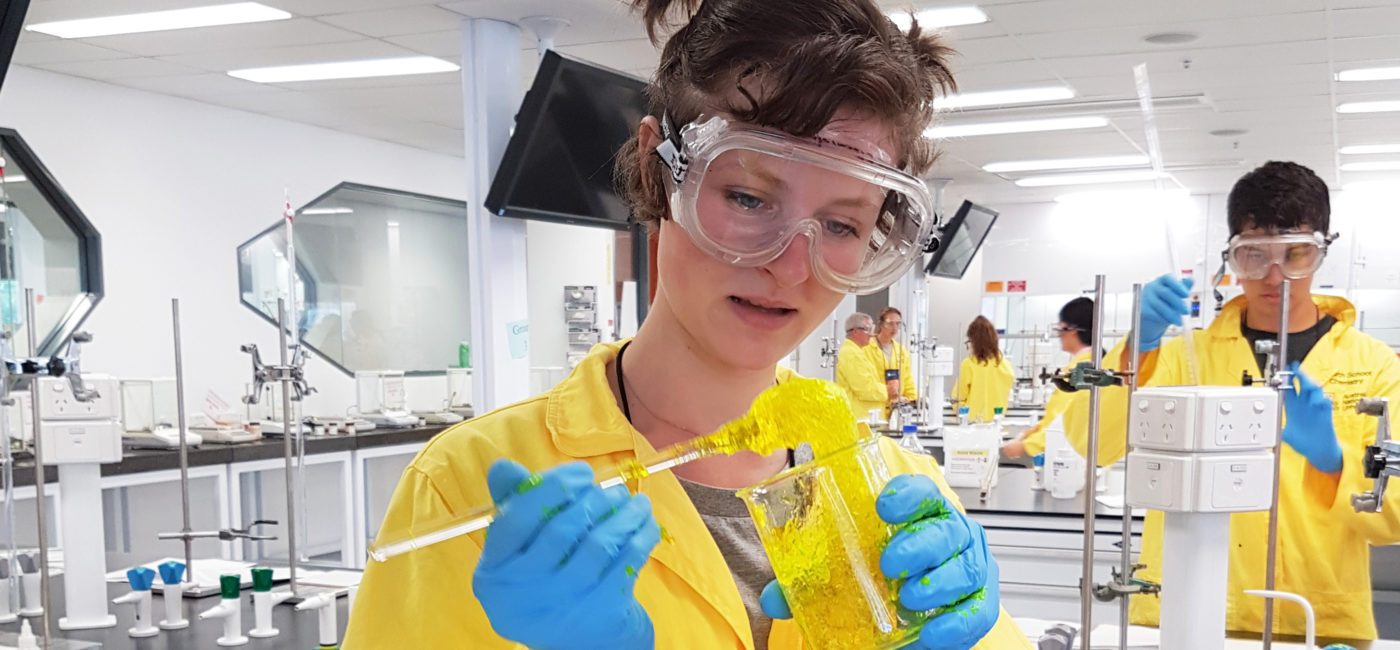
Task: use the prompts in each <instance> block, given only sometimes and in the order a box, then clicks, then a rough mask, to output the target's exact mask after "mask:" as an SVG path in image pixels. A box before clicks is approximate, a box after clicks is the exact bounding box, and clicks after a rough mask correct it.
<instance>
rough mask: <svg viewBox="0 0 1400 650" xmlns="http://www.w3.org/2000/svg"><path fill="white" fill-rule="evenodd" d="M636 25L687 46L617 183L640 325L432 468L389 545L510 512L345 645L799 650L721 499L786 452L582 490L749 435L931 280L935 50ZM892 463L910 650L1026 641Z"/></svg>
mask: <svg viewBox="0 0 1400 650" xmlns="http://www.w3.org/2000/svg"><path fill="white" fill-rule="evenodd" d="M632 4H633V6H634V7H637V8H640V9H641V10H642V11H643V20H644V22H645V24H646V26H647V28H648V30H649V31H650V32H651V33H652V34H655V33H657V31H658V30H669V29H671V28H672V27H676V28H677V29H676V31H674V33H673V34H672V35H671V36H670V38H669V39H668V40H667V41H666V44H665V46H664V49H663V50H662V55H661V61H660V64H659V66H658V67H657V72H656V76H655V78H654V79H653V81H652V84H651V86H650V88H649V90H648V95H649V97H650V98H651V101H652V107H651V108H652V111H651V116H648V117H645V118H643V119H642V121H641V123H640V124H639V125H638V127H639V128H638V133H637V138H636V139H635V140H632V141H631V142H629V143H627V144H626V145H624V146H623V147H622V149H621V151H619V155H618V163H617V164H618V172H619V177H620V180H621V185H622V191H623V193H624V195H625V196H626V197H627V199H628V201H629V203H630V205H631V209H632V214H633V216H634V217H635V218H636V219H637V220H638V221H641V222H644V223H647V224H648V226H649V228H650V229H651V233H652V236H653V237H655V238H656V239H655V242H656V243H655V245H656V250H657V258H656V263H657V284H656V297H655V299H654V301H653V303H652V305H651V309H650V311H649V313H648V315H647V318H646V322H645V323H643V324H642V326H641V328H640V329H639V330H638V332H637V336H636V337H635V338H633V339H631V340H630V341H624V342H618V343H612V344H606V345H600V346H597V347H595V348H594V349H593V351H592V352H591V353H590V354H589V355H588V357H586V358H585V359H584V360H583V361H582V362H580V363H579V365H578V367H577V368H576V369H575V370H574V372H573V373H572V374H571V375H570V376H569V377H568V378H567V379H565V380H564V381H563V382H561V383H560V384H559V385H558V386H557V387H555V388H554V389H553V390H551V391H549V392H548V393H546V394H544V395H540V396H537V397H535V398H532V399H530V400H527V401H524V402H521V403H518V404H514V405H511V406H507V407H505V408H502V409H499V410H497V411H494V412H492V413H488V414H485V415H482V416H480V417H477V418H474V419H472V420H468V421H467V422H463V423H461V424H460V425H457V426H455V427H453V428H451V429H449V430H447V431H444V432H443V433H441V434H439V435H438V436H437V437H435V438H434V439H433V440H432V441H431V442H429V443H428V444H427V445H426V446H425V447H424V449H423V450H422V452H420V453H419V455H418V457H417V458H415V459H414V460H413V463H412V464H411V465H410V466H409V467H408V469H407V470H405V472H404V475H403V478H402V480H401V481H400V483H399V486H398V488H397V489H396V490H395V492H394V496H393V500H392V501H391V503H390V506H389V510H388V513H387V515H386V516H385V519H384V523H383V525H382V527H381V529H380V530H381V532H380V535H381V538H384V539H389V538H394V537H398V536H401V535H404V534H405V532H407V531H410V530H421V529H422V528H424V527H429V526H431V525H432V523H433V522H434V521H437V520H440V519H441V518H442V517H445V516H449V515H451V514H452V513H460V512H463V511H465V510H467V509H469V508H472V507H475V506H478V505H482V504H485V503H491V502H493V501H494V502H495V503H496V504H497V506H498V508H499V513H498V517H497V518H496V519H495V521H493V522H492V524H491V527H490V528H489V529H487V530H486V531H484V534H483V533H482V532H477V533H474V534H472V535H467V536H463V537H459V538H456V539H453V540H450V541H445V542H442V543H440V544H436V545H433V546H430V547H427V548H424V549H421V550H417V551H413V552H410V553H407V554H405V555H402V556H399V557H395V558H392V559H390V560H389V561H388V562H385V563H376V564H373V565H371V566H370V567H369V568H368V570H367V571H366V572H365V576H364V582H363V584H362V586H361V588H360V591H359V597H358V598H357V599H356V601H355V611H354V612H352V614H351V617H350V626H349V629H348V631H347V632H346V640H345V645H344V647H345V648H347V649H349V650H369V649H381V648H392V649H400V648H412V649H414V650H418V649H423V650H427V649H429V648H431V649H433V650H437V649H446V648H470V649H472V650H495V649H498V648H520V647H527V648H533V649H536V650H574V649H578V650H583V649H585V648H587V649H590V650H592V649H607V650H632V649H636V648H647V649H649V648H662V649H665V650H689V649H696V650H723V649H729V650H739V649H743V650H755V649H762V648H768V649H771V650H796V649H798V648H802V647H804V643H803V640H802V638H801V637H800V634H799V633H798V628H797V627H796V626H795V625H794V624H793V622H792V621H791V620H784V619H785V618H787V617H788V616H790V613H789V612H788V611H787V610H788V606H787V602H786V599H785V597H784V595H783V593H782V590H781V589H780V588H778V586H777V584H776V583H775V582H773V570H772V568H771V567H770V566H769V564H768V561H767V558H766V556H765V555H764V552H763V548H762V545H761V544H760V543H759V540H758V535H757V532H756V531H755V528H754V525H753V521H752V520H751V519H750V518H749V516H748V513H747V511H746V509H745V507H744V505H743V504H742V502H740V501H739V500H738V499H737V498H736V497H735V496H734V491H735V490H737V489H739V488H743V487H746V486H749V485H754V484H756V483H759V482H762V481H764V480H766V479H768V478H771V477H773V476H775V475H777V474H778V473H779V472H782V471H783V470H784V469H785V468H787V467H788V466H789V465H790V464H791V463H792V462H793V459H794V456H795V455H794V454H793V453H792V452H791V451H790V450H786V449H784V450H779V451H778V452H777V453H774V454H772V455H766V456H764V455H758V454H754V453H740V454H735V455H733V456H721V457H715V458H708V459H705V460H701V461H696V462H694V463H690V464H687V465H683V466H679V467H677V468H675V470H674V471H672V472H664V473H659V474H656V475H653V476H649V477H646V478H643V479H641V480H639V481H634V482H632V483H631V484H629V485H627V486H625V487H626V488H630V491H629V490H628V489H624V487H623V486H618V487H617V488H614V489H609V490H602V489H600V488H598V487H597V486H595V485H594V480H595V478H596V477H595V475H594V470H601V469H604V468H607V467H611V466H613V465H615V464H617V463H618V462H621V461H623V460H629V459H633V458H636V457H638V456H641V455H645V454H649V453H651V452H652V450H654V449H660V448H664V447H666V446H669V445H671V444H674V443H677V442H682V441H685V440H689V439H692V438H694V437H696V436H698V435H701V434H703V433H708V432H710V431H713V430H715V429H717V428H718V427H719V426H721V425H723V424H724V423H725V422H728V421H729V420H732V419H735V418H737V417H739V416H741V415H743V414H744V413H745V412H746V411H747V410H748V408H749V405H750V404H751V403H752V402H753V400H754V398H755V397H756V396H758V395H759V393H761V392H762V391H763V390H765V389H767V388H769V387H770V386H772V385H773V384H774V382H775V381H779V382H781V381H785V380H787V379H788V378H790V377H791V376H792V374H791V373H790V372H788V371H785V370H782V369H781V368H780V367H779V366H778V361H779V360H781V359H783V358H784V357H786V356H787V355H788V354H789V353H790V352H791V351H792V350H793V349H794V348H795V347H796V346H797V345H798V344H799V343H800V342H801V341H802V340H803V339H805V338H806V337H807V336H808V335H809V334H810V333H811V332H813V331H814V330H815V329H816V328H817V327H818V326H820V325H821V324H822V323H824V322H825V321H826V319H827V317H828V315H829V314H831V312H832V311H833V310H834V309H835V308H836V306H837V305H838V304H840V302H841V300H842V298H843V297H844V296H845V295H847V294H849V293H870V292H873V291H876V290H879V289H880V288H882V287H886V286H889V285H890V284H892V283H893V282H894V281H895V280H896V279H898V278H899V277H900V276H902V275H903V274H905V273H907V272H908V270H909V269H910V268H912V266H913V265H914V264H915V263H916V262H918V261H919V258H920V257H921V253H920V251H921V249H922V247H921V244H922V241H921V240H922V239H923V238H924V237H926V236H927V233H929V232H930V231H931V229H932V227H933V219H934V216H933V213H932V198H931V194H930V193H929V191H928V188H927V186H926V185H925V184H924V183H923V182H922V181H920V180H919V178H918V175H919V174H922V173H924V172H926V171H927V170H928V168H929V165H930V164H931V163H932V160H933V154H934V149H933V143H932V142H930V141H929V140H928V139H926V138H924V137H923V135H922V133H923V130H924V129H925V128H926V126H927V125H928V123H929V121H930V119H931V118H932V117H933V115H932V113H933V109H932V106H933V102H934V99H935V98H936V97H937V96H938V95H939V94H941V93H944V92H946V91H947V90H949V89H950V88H951V87H952V84H953V80H952V76H951V74H950V73H949V71H948V68H947V66H946V64H945V57H946V56H947V55H948V50H947V48H945V47H944V46H943V45H942V44H941V41H940V40H939V39H938V38H937V37H935V36H932V35H930V34H926V33H924V32H923V31H922V30H921V29H919V28H918V27H917V26H915V27H912V28H911V29H909V30H908V31H901V30H899V29H898V28H897V27H896V26H895V25H894V24H893V23H892V22H891V21H890V20H889V19H888V18H886V17H885V16H884V14H883V13H881V11H880V8H879V7H878V6H877V5H876V4H875V2H874V1H873V0H705V1H704V2H699V1H697V0H688V1H684V2H678V1H675V0H634V1H633V2H632ZM671 18H676V19H677V22H679V25H673V24H671V23H670V21H669V19H671ZM880 453H881V455H882V456H883V458H884V460H885V463H886V465H887V466H888V467H889V469H890V473H891V475H897V476H895V478H894V479H892V480H891V481H890V483H889V485H890V486H891V487H890V488H888V489H881V492H880V497H879V501H877V509H878V510H879V513H880V516H881V517H882V518H883V519H884V520H885V522H888V523H889V524H892V525H896V526H901V527H902V529H901V530H900V532H898V533H897V534H896V536H895V537H894V538H893V539H892V540H891V541H890V543H889V544H888V545H887V546H886V547H885V548H884V550H882V551H881V556H880V565H881V571H882V572H883V573H885V574H886V577H888V578H889V579H892V580H896V581H898V582H897V584H899V585H900V587H899V604H900V605H901V606H903V607H905V608H907V609H910V610H915V611H921V612H922V611H928V612H930V613H931V614H937V615H934V616H932V617H931V618H929V619H928V620H927V622H926V623H924V624H923V626H922V627H921V629H920V632H919V639H918V641H917V642H916V643H915V645H913V646H910V647H914V648H921V649H938V650H967V649H968V648H972V647H974V646H976V647H978V648H982V649H983V650H990V649H996V650H1001V649H1003V648H1012V649H1016V648H1029V643H1028V642H1027V641H1026V639H1025V636H1024V635H1023V634H1022V633H1021V632H1020V631H1019V630H1018V629H1017V627H1016V625H1015V624H1014V623H1013V622H1012V621H1011V620H1010V617H1009V616H1007V615H1006V614H1005V612H1003V611H1002V610H1001V607H1000V598H999V581H998V575H999V574H998V569H997V564H996V562H995V561H994V560H993V559H992V557H991V555H990V553H989V552H988V550H987V538H986V534H985V532H984V531H983V530H982V528H981V526H978V525H977V524H976V523H975V522H973V521H971V520H969V519H968V518H967V517H965V516H964V515H963V514H962V512H961V509H960V507H959V505H958V503H957V499H956V497H955V496H954V495H953V493H952V491H951V490H949V489H948V488H947V485H946V483H945V482H944V481H943V477H942V475H941V473H940V472H939V469H938V465H937V463H935V462H934V461H933V459H932V458H930V457H928V456H924V455H919V454H910V453H906V452H904V451H903V450H901V449H900V448H899V447H898V445H897V444H895V443H893V442H892V441H890V440H889V439H882V441H881V442H880ZM532 472H533V473H537V474H534V475H533V476H532ZM661 527H664V528H665V530H666V531H667V533H668V535H667V541H664V542H663V541H661V537H662V536H661V532H660V530H661ZM831 597H832V598H849V599H861V598H862V597H863V596H862V594H860V593H833V594H831ZM808 632H809V633H811V634H814V635H816V634H821V630H820V629H817V630H811V629H809V630H808Z"/></svg>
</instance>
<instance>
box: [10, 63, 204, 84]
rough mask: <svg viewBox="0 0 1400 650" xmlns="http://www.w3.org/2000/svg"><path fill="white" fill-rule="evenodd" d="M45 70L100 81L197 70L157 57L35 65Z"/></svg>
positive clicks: (185, 72)
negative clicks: (160, 59) (159, 59)
mask: <svg viewBox="0 0 1400 650" xmlns="http://www.w3.org/2000/svg"><path fill="white" fill-rule="evenodd" d="M34 67H36V68H40V69H43V70H50V71H53V72H61V73H63V74H71V75H73V76H77V77H87V78H89V79H97V80H99V81H108V80H113V79H123V78H127V77H157V76H161V75H178V74H190V73H191V72H197V71H196V70H194V69H192V68H189V67H187V66H183V65H177V64H174V63H169V62H166V61H158V60H156V59H109V60H106V61H75V62H72V63H49V64H44V65H38V66H34Z"/></svg>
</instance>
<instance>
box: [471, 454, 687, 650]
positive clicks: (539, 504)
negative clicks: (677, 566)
mask: <svg viewBox="0 0 1400 650" xmlns="http://www.w3.org/2000/svg"><path fill="white" fill-rule="evenodd" d="M487 484H488V486H489V487H490V490H491V498H492V500H493V501H495V503H496V508H497V515H496V519H495V521H493V522H491V527H490V528H488V529H487V536H486V544H485V546H484V547H483V548H482V552H481V559H480V561H478V563H477V566H476V571H475V573H474V574H473V576H472V592H473V593H474V594H475V595H476V598H477V600H478V601H480V603H481V607H482V609H484V610H485V611H486V616H487V618H489V619H490V621H491V627H492V628H493V629H494V630H495V631H496V633H497V634H499V635H500V636H502V637H504V638H506V639H509V640H511V641H515V642H517V643H523V644H525V645H527V646H529V647H531V648H537V649H545V650H567V649H572V648H620V649H632V648H647V649H650V648H651V647H652V646H653V643H654V641H653V640H654V637H655V635H654V632H653V629H652V624H651V618H650V617H649V616H647V613H646V610H644V609H642V606H641V604H640V603H638V602H637V599H636V597H635V596H634V595H633V591H632V590H633V585H634V584H635V583H636V580H637V575H638V572H639V571H640V570H641V568H642V566H643V565H644V564H646V561H647V558H648V556H650V554H651V550H652V549H653V548H654V547H655V546H656V544H657V542H659V541H661V531H660V527H659V526H657V523H656V519H655V517H653V516H652V511H651V501H650V500H649V499H648V498H647V497H646V496H645V495H637V496H632V495H630V494H629V493H628V492H627V488H626V486H621V485H619V486H616V487H613V488H609V489H607V490H604V489H602V488H599V487H598V486H597V485H594V482H593V470H592V469H590V468H589V466H588V465H586V464H584V463H569V464H567V465H562V466H560V467H556V468H554V469H551V470H549V471H547V472H544V473H542V474H531V473H530V472H529V471H528V470H526V469H525V468H524V467H522V466H520V465H519V464H516V463H514V462H511V461H509V460H499V461H496V463H495V464H493V465H492V466H491V469H490V471H489V472H488V474H487Z"/></svg>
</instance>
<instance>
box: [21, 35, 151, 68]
mask: <svg viewBox="0 0 1400 650" xmlns="http://www.w3.org/2000/svg"><path fill="white" fill-rule="evenodd" d="M126 58H131V55H130V54H125V53H123V52H117V51H115V50H109V49H107V48H102V47H97V46H95V45H88V44H87V43H83V42H81V41H64V40H58V39H54V40H45V41H33V40H27V39H23V38H21V39H20V41H19V44H18V45H17V46H16V47H15V54H14V58H13V59H12V60H11V61H10V62H11V63H14V64H15V65H43V64H47V63H68V62H71V61H101V60H104V59H126Z"/></svg>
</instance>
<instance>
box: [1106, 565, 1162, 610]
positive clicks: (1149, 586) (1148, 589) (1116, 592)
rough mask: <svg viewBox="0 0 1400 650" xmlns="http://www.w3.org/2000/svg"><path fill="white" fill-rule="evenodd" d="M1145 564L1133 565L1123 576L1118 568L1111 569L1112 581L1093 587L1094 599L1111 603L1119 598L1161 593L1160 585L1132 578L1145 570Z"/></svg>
mask: <svg viewBox="0 0 1400 650" xmlns="http://www.w3.org/2000/svg"><path fill="white" fill-rule="evenodd" d="M1146 566H1147V565H1146V564H1134V565H1133V566H1132V567H1131V568H1129V569H1128V575H1127V576H1124V575H1123V573H1122V572H1121V571H1119V570H1118V567H1112V571H1113V579H1112V580H1110V581H1108V583H1107V584H1102V585H1100V584H1096V585H1094V598H1095V599H1096V600H1099V601H1100V602H1105V603H1111V602H1113V601H1115V600H1117V599H1119V598H1127V597H1129V596H1135V595H1138V594H1156V593H1161V591H1162V585H1160V584H1157V583H1155V582H1152V581H1151V580H1143V579H1141V578H1135V577H1133V576H1134V575H1135V574H1136V573H1137V572H1138V571H1139V570H1141V569H1143V568H1146Z"/></svg>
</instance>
